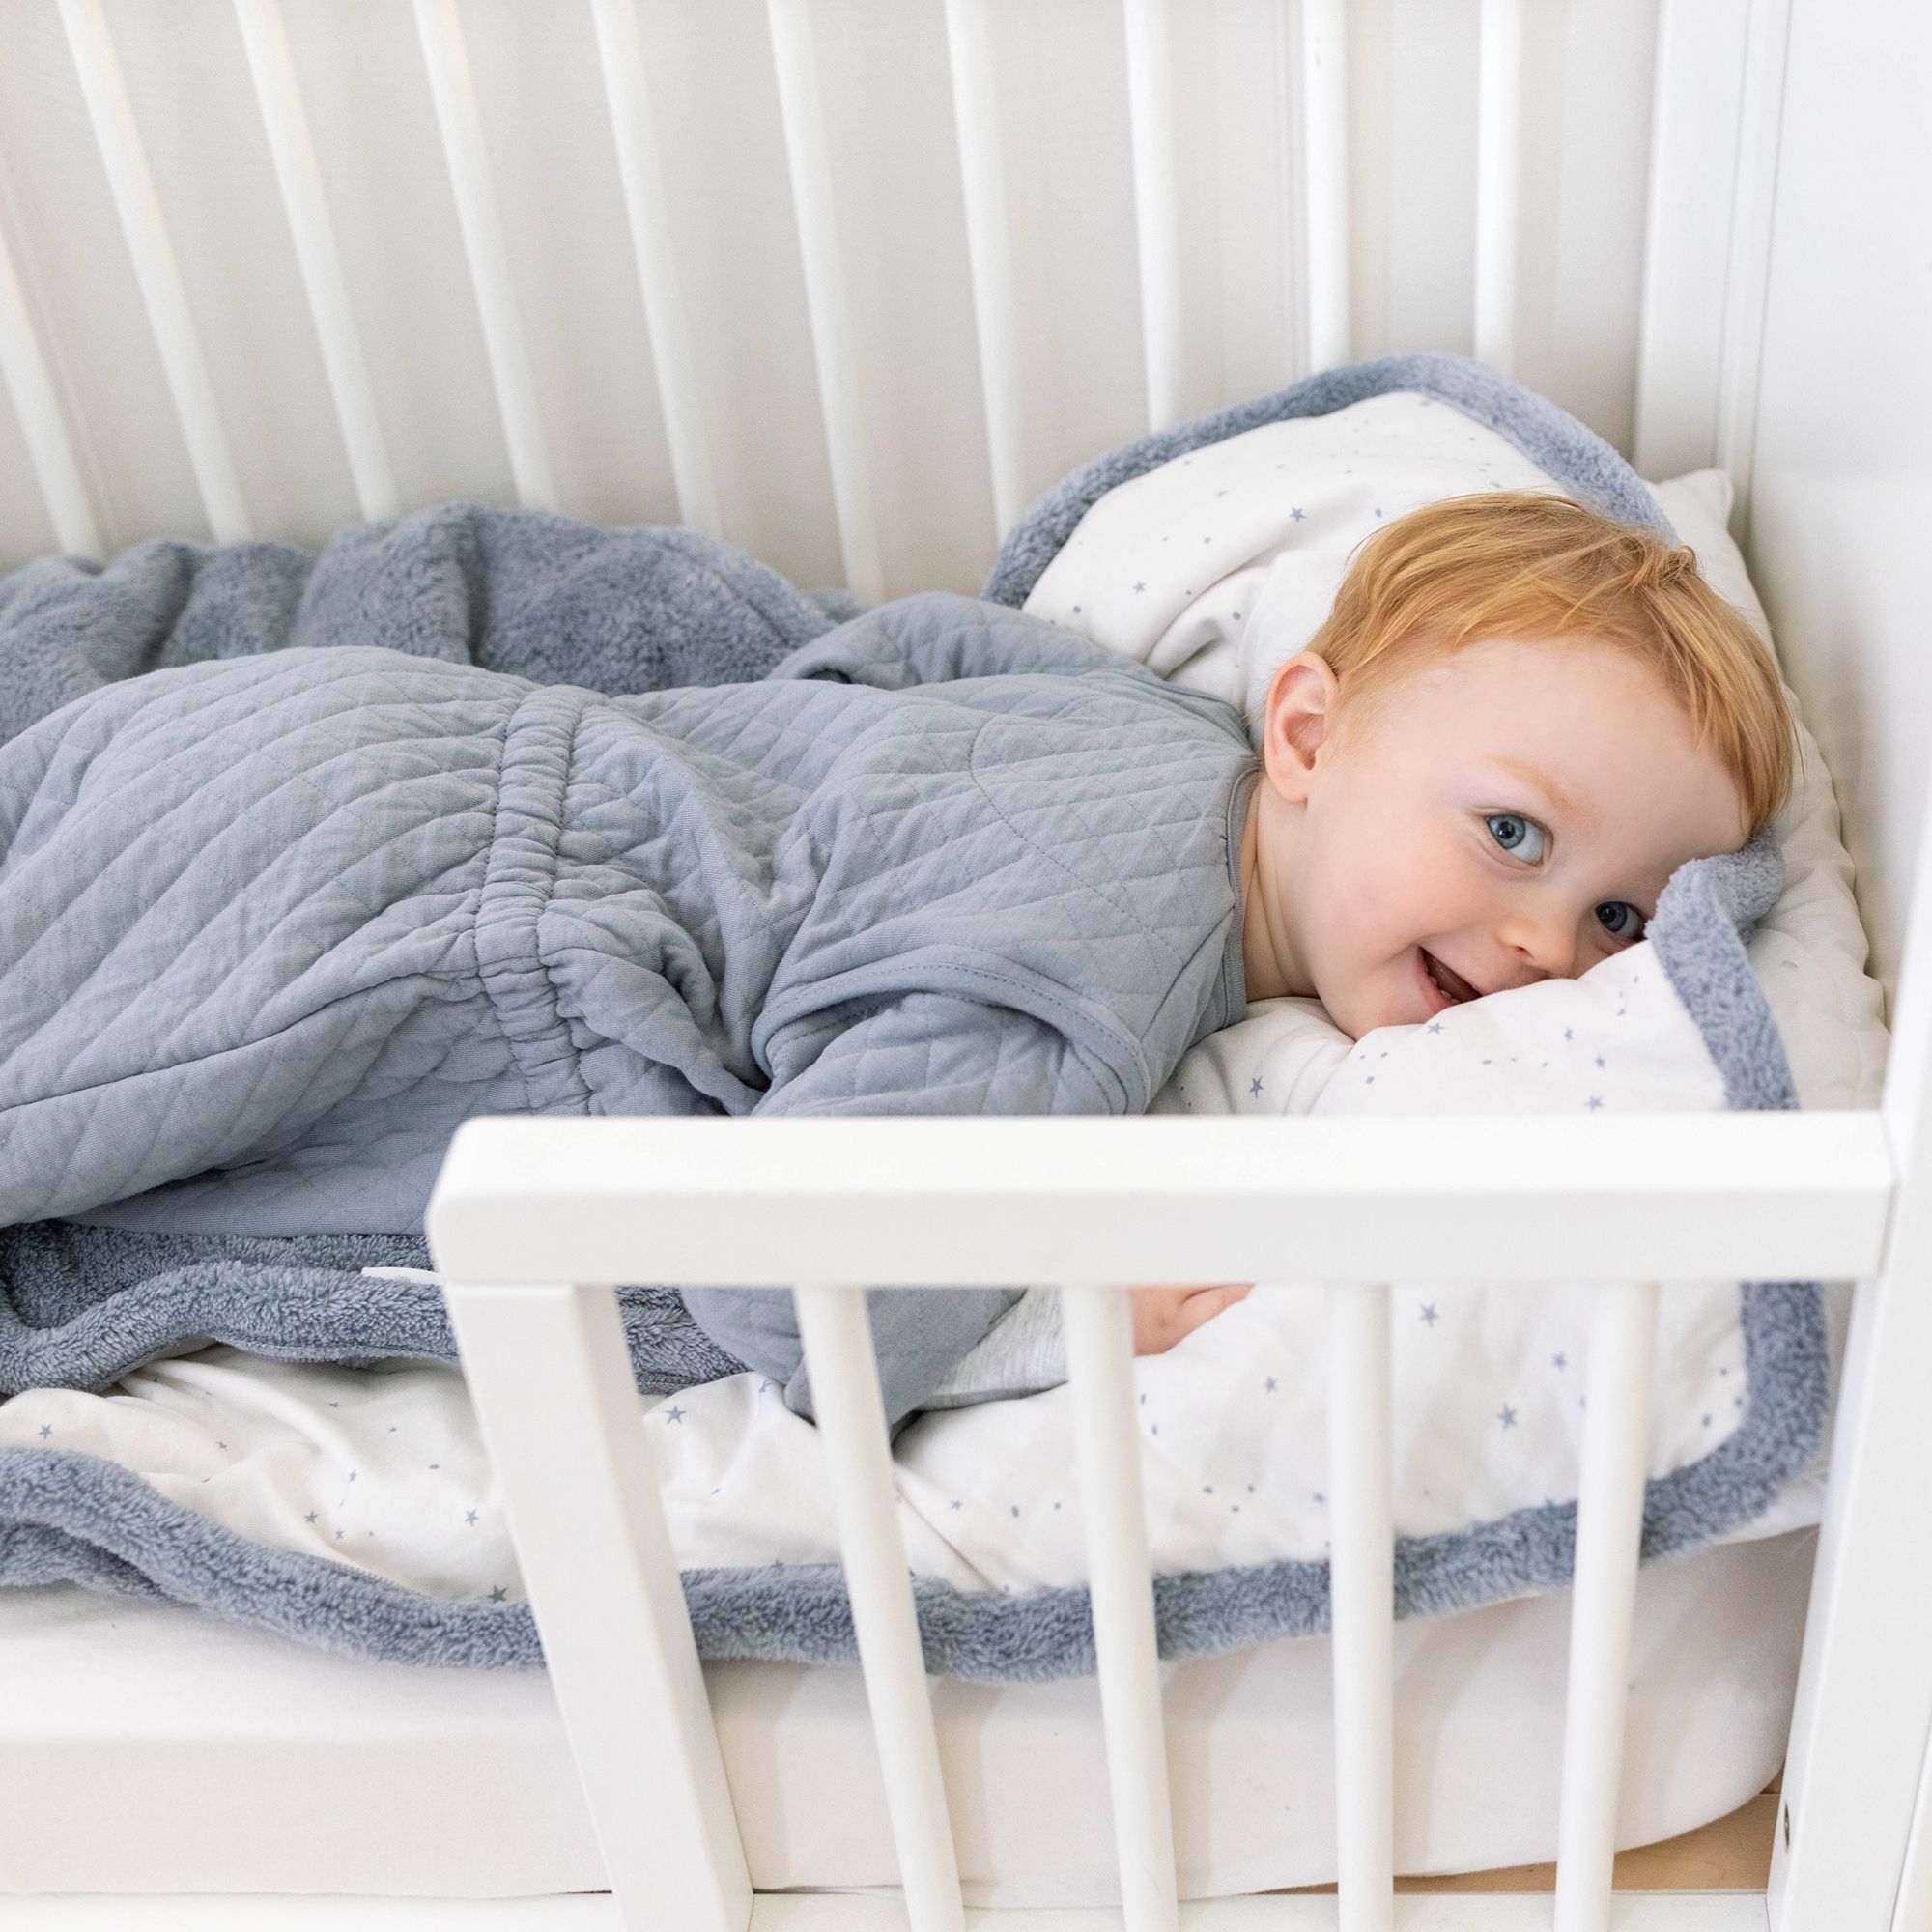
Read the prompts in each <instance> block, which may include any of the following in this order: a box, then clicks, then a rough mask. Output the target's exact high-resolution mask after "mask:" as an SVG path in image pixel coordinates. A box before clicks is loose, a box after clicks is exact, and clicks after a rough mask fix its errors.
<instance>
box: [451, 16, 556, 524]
mask: <svg viewBox="0 0 1932 1932" xmlns="http://www.w3.org/2000/svg"><path fill="white" fill-rule="evenodd" d="M415 13H416V32H417V34H418V36H419V38H420V39H421V41H422V50H423V61H424V64H425V65H426V67H427V68H428V70H429V89H430V98H431V99H432V100H433V101H434V102H435V104H436V123H437V128H438V131H439V132H440V136H441V139H442V153H443V160H444V162H445V164H446V165H447V167H448V169H449V185H450V189H451V192H452V193H453V194H454V195H455V197H456V218H457V221H458V224H459V225H460V226H461V228H462V230H463V249H464V254H465V256H466V258H467V259H468V261H469V280H470V286H471V288H472V290H473V291H474V293H475V297H476V310H477V314H478V316H479V318H480V319H481V321H482V325H483V344H484V348H485V350H486V352H487V353H488V355H489V358H490V380H491V383H492V385H493V386H494V387H495V389H496V392H497V413H498V415H499V416H500V417H501V418H502V424H503V440H504V441H505V442H506V443H507V444H508V446H509V452H510V473H511V475H512V477H513V478H514V479H515V482H516V489H517V501H518V502H519V503H521V504H522V505H523V506H524V507H525V508H526V510H555V509H559V508H561V503H560V501H559V499H558V497H557V491H556V480H555V478H554V476H553V475H552V473H551V466H550V454H549V451H548V450H547V449H546V448H545V446H544V436H543V420H542V414H541V412H540V411H539V410H538V407H537V384H536V373H535V370H534V369H533V368H532V366H531V363H530V357H529V353H528V351H527V349H526V347H525V343H524V325H523V318H522V316H521V315H520V313H519V312H518V307H517V283H516V274H515V271H514V270H512V268H511V266H510V251H509V246H508V243H507V242H506V241H505V240H504V237H503V220H502V215H501V214H500V213H499V212H498V210H497V190H496V187H495V185H494V184H493V183H492V181H491V179H490V149H489V143H488V140H487V138H486V137H485V135H484V132H483V114H482V110H481V108H480V107H479V106H478V105H477V100H476V84H475V81H474V80H473V79H472V77H471V75H470V71H469V48H468V46H467V45H466V43H465V42H464V38H463V19H462V15H461V14H459V13H458V11H457V5H456V0H415Z"/></svg>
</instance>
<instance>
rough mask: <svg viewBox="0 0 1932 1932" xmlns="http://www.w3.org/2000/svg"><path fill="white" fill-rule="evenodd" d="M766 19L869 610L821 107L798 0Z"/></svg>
mask: <svg viewBox="0 0 1932 1932" xmlns="http://www.w3.org/2000/svg"><path fill="white" fill-rule="evenodd" d="M768 12H769V15H770V20H771V35H772V58H773V60H774V62H775V63H776V64H777V69H778V83H779V111H780V117H781V120H782V121H783V123H784V140H785V159H786V165H787V166H788V168H789V169H790V172H791V196H792V207H793V211H794V213H795V215H796V218H797V222H798V245H799V253H800V255H801V257H802V259H803V263H804V269H805V303H806V312H807V315H808V317H809V318H810V327H811V355H812V360H813V362H814V363H815V364H816V366H817V370H818V397H819V406H820V408H821V409H822V410H823V412H824V414H825V441H826V452H827V456H828V459H829V460H830V463H831V466H832V498H833V505H834V508H835V510H836V512H837V514H838V547H839V551H840V553H841V554H842V555H843V557H844V560H845V582H846V586H847V588H849V589H850V590H851V591H853V592H854V594H855V595H857V596H859V597H862V598H864V599H865V600H866V602H867V603H868V604H877V603H881V602H883V601H884V599H885V595H886V572H885V564H884V562H883V560H882V555H881V552H880V545H879V510H878V499H877V495H876V492H875V490H874V488H873V482H872V466H871V460H870V458H869V457H868V456H867V450H866V425H865V417H864V412H863V407H862V402H861V396H860V388H859V368H858V351H857V348H856V343H857V337H856V336H855V334H854V332H853V323H852V291H851V282H850V278H849V277H848V276H847V275H846V272H845V263H844V258H843V256H842V254H841V253H840V250H839V245H838V204H837V197H836V193H835V189H834V185H833V179H832V151H831V148H830V145H829V143H828V140H827V136H826V127H825V101H824V97H823V94H822V92H821V90H820V87H819V81H818V53H817V49H816V47H815V46H814V45H813V43H812V38H811V19H810V13H809V11H808V8H807V5H806V0H769V6H768Z"/></svg>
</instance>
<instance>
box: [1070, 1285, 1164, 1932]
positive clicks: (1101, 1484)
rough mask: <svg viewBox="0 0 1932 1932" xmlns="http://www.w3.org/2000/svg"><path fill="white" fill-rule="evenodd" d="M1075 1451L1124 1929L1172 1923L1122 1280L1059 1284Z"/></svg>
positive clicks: (1148, 1930)
mask: <svg viewBox="0 0 1932 1932" xmlns="http://www.w3.org/2000/svg"><path fill="white" fill-rule="evenodd" d="M1060 1307H1061V1315H1062V1320H1063V1322H1064V1325H1065V1337H1066V1371H1067V1380H1068V1381H1069V1383H1070V1384H1071V1391H1072V1403H1073V1440H1074V1453H1075V1456H1076V1458H1077V1460H1078V1463H1079V1467H1080V1508H1081V1513H1082V1516H1083V1517H1084V1519H1085V1527H1086V1532H1087V1556H1088V1571H1089V1577H1090V1586H1091V1589H1092V1592H1093V1599H1094V1656H1095V1659H1096V1662H1097V1665H1098V1672H1099V1679H1100V1713H1101V1717H1102V1719H1103V1720H1104V1723H1105V1727H1106V1733H1107V1780H1108V1784H1109V1787H1110V1789H1111V1792H1112V1796H1113V1810H1114V1837H1115V1842H1116V1845H1117V1847H1118V1849H1119V1854H1120V1865H1121V1910H1122V1921H1123V1923H1124V1924H1125V1926H1126V1928H1127V1932H1173V1928H1174V1927H1175V1926H1176V1925H1177V1924H1178V1923H1179V1920H1178V1918H1177V1916H1176V1914H1177V1905H1176V1901H1177V1899H1178V1898H1179V1887H1178V1885H1177V1883H1176V1880H1175V1871H1174V1810H1173V1805H1172V1803H1171V1801H1170V1796H1169V1791H1168V1778H1167V1738H1166V1730H1165V1726H1164V1725H1163V1723H1162V1721H1161V1708H1160V1666H1159V1662H1158V1659H1157V1656H1156V1653H1155V1648H1154V1618H1153V1592H1152V1589H1151V1587H1150V1582H1149V1578H1150V1577H1151V1574H1152V1566H1151V1562H1150V1559H1149V1556H1148V1536H1147V1511H1146V1505H1145V1502H1144V1500H1143V1496H1142V1485H1141V1440H1140V1418H1139V1415H1138V1413H1137V1405H1136V1404H1135V1401H1134V1380H1133V1354H1134V1341H1133V1321H1132V1315H1131V1311H1130V1305H1129V1303H1128V1301H1127V1297H1126V1295H1125V1293H1123V1292H1122V1291H1121V1290H1118V1289H1106V1288H1069V1289H1063V1290H1062V1291H1061V1296H1060Z"/></svg>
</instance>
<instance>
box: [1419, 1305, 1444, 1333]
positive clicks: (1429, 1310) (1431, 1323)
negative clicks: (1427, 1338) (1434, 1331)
mask: <svg viewBox="0 0 1932 1932" xmlns="http://www.w3.org/2000/svg"><path fill="white" fill-rule="evenodd" d="M1440 1319H1441V1318H1440V1317H1439V1316H1438V1315H1437V1314H1436V1312H1435V1302H1433V1301H1425V1302H1424V1303H1423V1304H1422V1325H1423V1326H1424V1327H1425V1328H1434V1327H1435V1324H1436V1322H1437V1321H1439V1320H1440Z"/></svg>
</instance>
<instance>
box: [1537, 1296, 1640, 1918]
mask: <svg viewBox="0 0 1932 1932" xmlns="http://www.w3.org/2000/svg"><path fill="white" fill-rule="evenodd" d="M1657 1294H1658V1290H1657V1284H1656V1283H1655V1282H1651V1281H1644V1282H1614V1283H1610V1284H1608V1285H1606V1286H1605V1287H1602V1288H1599V1289H1598V1290H1597V1291H1596V1295H1595V1305H1594V1306H1593V1308H1592V1310H1591V1315H1590V1361H1589V1369H1588V1375H1587V1379H1586V1382H1585V1386H1584V1402H1585V1405H1586V1408H1587V1416H1588V1419H1587V1422H1586V1424H1585V1427H1584V1434H1583V1467H1582V1474H1581V1478H1580V1487H1579V1489H1578V1492H1577V1564H1576V1580H1575V1587H1574V1589H1573V1591H1572V1594H1571V1608H1570V1683H1569V1690H1568V1696H1567V1699H1566V1705H1565V1714H1564V1728H1563V1797H1562V1814H1561V1817H1560V1820H1559V1822H1558V1827H1557V1852H1556V1932H1606V1928H1607V1927H1608V1925H1609V1922H1610V1877H1611V1861H1612V1860H1613V1859H1614V1857H1615V1855H1616V1847H1617V1799H1618V1794H1619V1791H1620V1788H1621V1776H1622V1772H1623V1753H1624V1717H1625V1712H1626V1709H1627V1706H1628V1691H1627V1687H1628V1685H1629V1683H1630V1643H1631V1618H1632V1614H1633V1612H1634V1608H1635V1605H1636V1571H1637V1551H1638V1547H1639V1544H1640V1542H1641V1540H1642V1535H1643V1492H1644V1482H1645V1476H1646V1469H1647V1464H1648V1461H1649V1454H1650V1371H1651V1356H1652V1354H1653V1352H1654V1350H1655V1348H1656V1343H1657Z"/></svg>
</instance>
